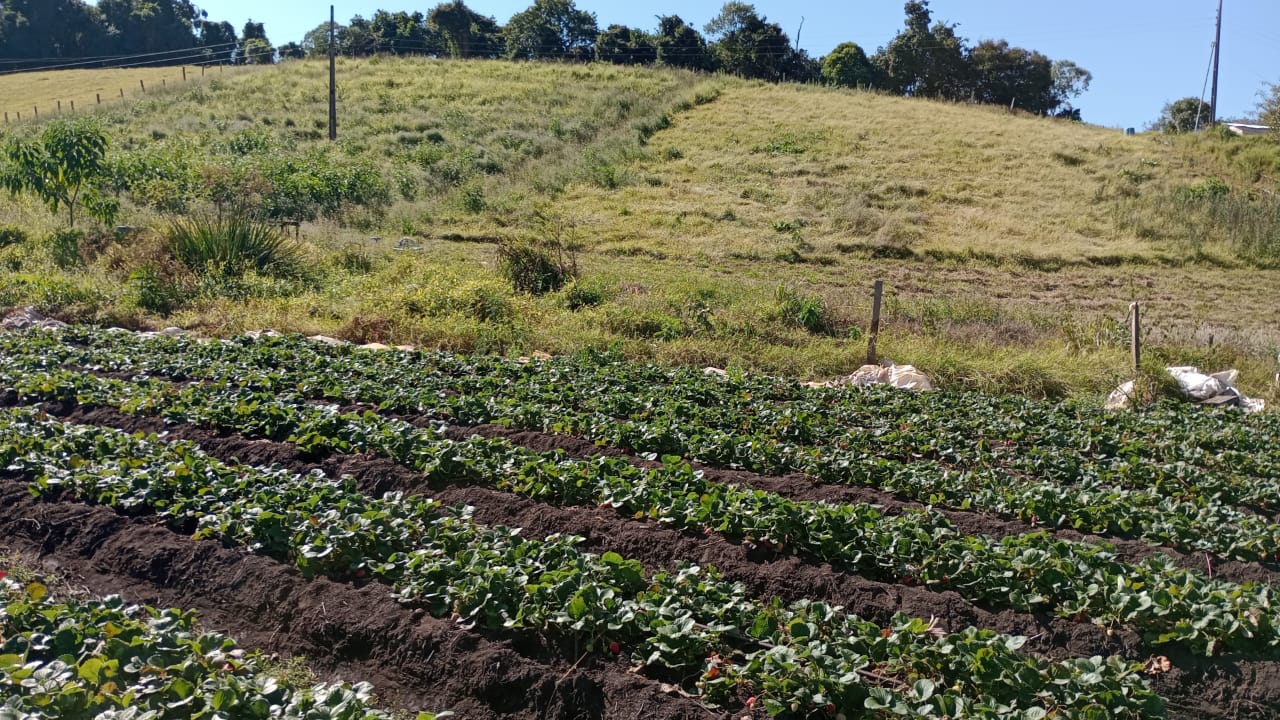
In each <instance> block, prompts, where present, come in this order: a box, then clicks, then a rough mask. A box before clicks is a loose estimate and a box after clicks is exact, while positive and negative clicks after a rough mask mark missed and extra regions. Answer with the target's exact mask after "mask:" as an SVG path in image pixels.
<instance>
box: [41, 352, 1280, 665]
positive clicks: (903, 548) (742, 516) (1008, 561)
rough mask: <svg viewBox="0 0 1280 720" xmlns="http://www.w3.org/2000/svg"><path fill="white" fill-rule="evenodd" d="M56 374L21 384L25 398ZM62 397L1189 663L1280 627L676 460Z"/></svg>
mask: <svg viewBox="0 0 1280 720" xmlns="http://www.w3.org/2000/svg"><path fill="white" fill-rule="evenodd" d="M54 377H56V376H54V375H48V374H40V373H35V374H32V375H30V376H29V377H27V378H26V380H27V381H29V382H31V383H32V384H33V385H35V386H39V385H41V384H42V383H54V382H55V381H54V380H52V379H51V378H54ZM62 381H63V382H64V383H66V385H65V387H68V388H72V387H74V386H76V385H78V386H79V387H81V388H82V389H83V388H85V387H90V386H92V387H93V388H94V389H95V391H94V392H93V393H86V392H81V393H80V394H79V395H78V399H79V400H80V401H82V402H83V401H92V402H98V403H108V402H109V403H111V404H115V405H116V406H117V407H120V408H122V409H124V410H126V411H129V412H141V413H146V414H159V415H162V416H164V417H166V418H168V419H170V420H173V421H178V422H193V423H197V424H204V425H210V426H213V427H216V428H219V429H222V430H228V431H234V432H239V433H243V434H246V435H249V436H257V437H267V438H270V439H274V440H288V441H291V442H294V443H296V444H298V445H299V446H300V447H301V448H303V449H304V450H309V451H324V452H329V451H336V452H367V451H371V452H376V453H380V454H383V455H385V456H387V457H390V458H392V459H394V460H396V461H398V462H400V463H403V464H405V465H407V466H409V467H412V468H415V469H417V470H419V471H421V472H423V473H426V474H427V475H428V477H436V478H440V479H442V480H444V481H446V482H456V481H458V480H460V479H464V480H467V481H471V482H484V483H491V484H496V485H497V486H498V487H501V488H506V489H511V490H514V491H516V492H520V493H523V494H526V495H530V496H533V497H536V498H539V499H545V500H549V501H554V502H560V503H577V504H597V503H608V504H610V505H614V506H617V507H619V508H620V509H622V510H625V511H627V512H630V513H633V514H636V515H638V516H641V517H650V518H652V519H655V520H659V521H664V522H669V523H674V524H676V525H678V526H680V527H683V528H686V529H699V530H701V529H707V530H718V531H720V532H724V533H726V534H729V535H731V536H734V537H742V538H748V539H752V540H759V541H762V542H768V543H770V544H776V545H780V546H781V545H786V546H790V549H791V550H793V551H798V552H801V553H805V554H808V555H811V556H815V557H818V558H820V559H823V560H827V561H830V562H833V563H836V564H839V565H842V566H844V567H849V568H853V569H856V570H858V571H859V572H862V573H864V574H868V575H870V576H872V577H878V578H881V579H885V580H888V581H895V580H897V581H902V582H907V583H923V584H926V585H928V586H931V587H937V588H939V589H952V590H955V591H956V592H958V593H960V594H961V595H963V596H964V597H966V598H969V599H970V600H973V601H975V602H979V603H982V604H985V605H988V606H992V607H1015V608H1018V609H1033V608H1045V609H1052V610H1053V611H1054V612H1056V613H1057V614H1059V615H1061V616H1064V617H1074V618H1076V619H1079V620H1085V619H1092V620H1094V621H1096V622H1099V623H1102V624H1108V623H1121V624H1125V625H1129V626H1132V627H1135V628H1136V629H1138V630H1140V631H1142V632H1144V633H1145V634H1146V636H1147V637H1148V639H1149V641H1151V642H1153V643H1164V642H1180V643H1183V644H1185V645H1187V646H1189V647H1191V648H1193V649H1195V650H1197V651H1199V652H1203V653H1208V654H1213V653H1214V652H1216V651H1219V650H1225V649H1239V650H1246V651H1253V652H1262V651H1267V652H1270V651H1271V649H1272V648H1274V647H1275V646H1276V645H1277V644H1280V618H1277V616H1276V613H1275V612H1274V611H1273V610H1272V609H1271V608H1270V603H1271V599H1272V596H1273V591H1272V590H1271V589H1270V588H1269V587H1265V586H1264V587H1257V586H1252V585H1245V586H1240V585H1236V584H1233V583H1225V582H1222V581H1215V580H1211V579H1207V578H1205V577H1204V576H1203V575H1202V574H1200V573H1199V572H1197V571H1192V570H1186V569H1181V568H1178V567H1175V566H1174V565H1173V563H1172V561H1171V560H1169V559H1168V558H1167V557H1165V556H1163V555H1155V556H1153V557H1152V558H1149V559H1147V560H1146V561H1143V562H1141V563H1137V564H1129V563H1122V562H1119V561H1118V560H1117V559H1116V557H1115V555H1114V553H1113V552H1112V551H1111V550H1110V549H1109V548H1106V547H1104V546H1097V545H1091V544H1086V543H1076V542H1068V541H1064V540H1060V539H1055V538H1054V537H1052V536H1050V535H1047V534H1045V533H1030V534H1026V535H1018V536H1011V537H1006V538H1003V539H1000V540H995V539H992V538H988V537H973V536H966V535H963V534H961V533H958V532H957V531H956V530H955V529H954V528H953V527H952V526H951V525H950V523H949V522H948V521H947V520H946V519H945V518H944V517H942V516H940V515H938V514H936V513H932V512H925V513H919V512H909V513H905V514H902V515H896V516H886V515H883V514H882V513H880V512H879V511H878V510H876V509H875V508H874V507H872V506H868V505H832V504H828V503H814V502H800V501H790V500H787V499H785V498H782V497H781V496H778V495H776V494H773V493H766V492H760V491H752V490H747V489H741V488H736V487H732V486H726V485H723V484H718V483H712V482H708V481H707V480H706V479H705V478H704V477H702V475H701V473H695V472H693V471H692V470H691V468H690V467H689V466H688V464H686V463H683V462H680V461H678V459H675V458H672V459H671V460H670V461H669V462H668V463H667V464H665V465H663V466H662V467H660V468H656V469H652V470H644V469H641V468H637V467H635V466H633V465H631V464H630V463H628V462H626V461H624V460H620V459H616V458H604V457H599V458H595V459H594V460H591V461H575V460H570V459H568V458H566V457H564V456H563V455H562V454H557V453H550V454H549V453H538V452H534V451H530V450H524V449H522V448H518V447H514V446H512V445H511V444H510V443H508V442H505V441H502V440H484V439H479V438H473V439H471V440H469V441H465V442H452V441H449V440H446V439H444V438H443V437H442V435H441V433H440V432H439V431H438V430H436V429H433V428H418V427H414V426H412V425H409V424H407V423H404V422H402V421H398V420H394V419H388V418H384V417H380V416H377V415H375V414H372V413H365V414H361V415H356V414H341V413H338V412H336V411H335V410H334V409H333V408H323V407H317V406H314V405H310V404H307V403H304V402H301V401H297V400H294V401H287V400H286V399H282V398H278V397H275V396H270V395H267V394H265V393H251V392H248V391H243V390H232V389H217V388H209V387H205V386H192V387H188V388H185V389H182V390H175V389H173V388H172V387H171V386H167V385H166V384H164V383H156V382H154V381H143V382H138V383H136V384H130V383H122V382H120V381H112V380H103V379H99V378H94V377H92V376H84V375H78V376H63V377H62Z"/></svg>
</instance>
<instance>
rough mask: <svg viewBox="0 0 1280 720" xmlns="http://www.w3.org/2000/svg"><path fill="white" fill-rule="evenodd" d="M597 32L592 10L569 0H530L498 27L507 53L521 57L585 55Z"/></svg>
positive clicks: (588, 55)
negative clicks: (528, 5) (582, 7)
mask: <svg viewBox="0 0 1280 720" xmlns="http://www.w3.org/2000/svg"><path fill="white" fill-rule="evenodd" d="M598 34H599V28H598V27H597V26H596V16H595V14H594V13H590V12H586V11H585V10H579V9H578V8H577V7H576V6H575V5H574V4H573V0H534V3H533V5H531V6H530V7H528V8H527V9H525V10H522V11H520V12H518V13H516V14H515V15H513V16H511V19H510V20H509V21H507V25H506V27H505V28H503V30H502V36H503V39H504V40H505V42H506V55H507V57H508V58H512V59H523V60H535V59H543V58H545V59H552V60H559V59H569V58H572V59H578V60H586V59H589V58H590V54H591V49H592V46H593V45H594V44H595V40H596V36H597V35H598Z"/></svg>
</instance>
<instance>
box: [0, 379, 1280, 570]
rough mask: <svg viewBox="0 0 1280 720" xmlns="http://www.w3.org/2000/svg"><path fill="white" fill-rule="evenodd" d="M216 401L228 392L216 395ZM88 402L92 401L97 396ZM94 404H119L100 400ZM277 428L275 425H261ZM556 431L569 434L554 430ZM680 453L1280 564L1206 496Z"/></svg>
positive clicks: (758, 452) (914, 466)
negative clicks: (790, 471)
mask: <svg viewBox="0 0 1280 720" xmlns="http://www.w3.org/2000/svg"><path fill="white" fill-rule="evenodd" d="M5 362H6V366H9V369H8V370H4V369H0V381H4V378H5V377H9V378H11V382H12V383H13V384H16V385H19V386H20V389H23V390H24V392H25V393H26V394H27V395H29V396H31V397H34V398H42V397H50V395H51V394H53V395H56V392H57V391H56V390H53V389H51V388H52V387H56V386H57V385H58V384H59V383H64V384H65V381H66V379H67V378H68V377H70V376H71V375H69V374H68V373H67V372H65V371H64V372H63V373H61V377H62V378H63V380H57V379H56V378H57V377H59V374H58V373H54V374H53V375H51V376H50V377H51V378H54V379H50V380H41V378H42V377H44V376H43V375H42V374H40V373H38V372H34V371H33V370H31V369H25V370H21V371H19V370H15V369H13V368H12V367H11V364H13V363H14V361H13V360H12V359H9V360H6V361H5ZM74 378H75V380H76V381H77V382H80V383H82V384H83V383H88V384H90V385H92V384H94V383H97V384H98V385H101V386H103V387H114V386H123V385H122V383H120V382H119V381H109V380H99V379H95V378H92V377H86V376H81V375H79V374H74ZM269 383H270V378H267V379H266V380H265V381H264V382H262V383H258V382H254V380H253V377H252V376H251V377H250V378H248V379H244V378H242V379H241V380H240V381H239V382H237V383H236V385H238V386H249V387H260V386H262V385H264V384H269ZM46 385H49V386H50V387H45V386H46ZM155 387H157V388H159V387H162V386H159V385H157V386H155ZM157 392H158V390H157ZM204 392H207V391H206V390H202V389H200V388H190V389H188V390H185V391H183V394H185V395H186V396H193V395H195V394H199V393H204ZM212 392H221V390H217V389H216V388H215V389H214V390H213V391H212ZM87 397H89V398H90V399H94V395H93V394H92V392H90V393H89V394H88V395H87ZM97 401H105V402H108V403H113V404H117V403H118V401H116V400H109V399H102V398H99V399H97ZM166 402H168V401H166ZM197 404H198V402H197ZM166 412H172V410H171V409H169V410H166ZM595 417H599V416H595ZM270 419H271V418H270V417H269V416H268V417H264V418H260V419H259V420H270ZM619 427H621V426H620V425H619V424H617V423H615V422H612V420H611V419H606V420H605V422H604V423H602V424H601V425H599V426H589V427H584V426H575V427H573V428H572V430H574V431H576V432H579V433H581V434H584V435H586V436H587V437H594V438H606V439H612V440H613V441H614V442H620V443H624V444H629V445H633V446H636V447H637V448H638V449H641V450H648V449H649V448H650V445H649V444H648V441H649V438H648V437H644V436H638V435H623V436H619V435H617V432H618V430H619ZM238 429H243V428H238ZM556 429H560V430H565V429H566V428H565V427H563V426H557V428H556ZM259 431H260V432H265V433H267V434H268V436H273V432H272V431H271V430H270V429H269V428H260V429H259ZM663 446H664V444H662V443H658V444H657V445H656V446H655V447H657V448H659V449H660V448H661V447H663ZM682 446H683V447H684V449H685V450H692V451H693V452H692V453H691V454H693V455H694V456H695V457H699V458H701V459H703V460H707V461H710V462H716V463H722V464H738V465H745V466H748V467H759V466H770V467H772V466H783V467H787V468H790V469H795V470H800V471H804V472H807V473H809V474H810V475H812V476H814V477H817V478H821V479H824V480H827V481H832V482H842V483H855V484H861V485H866V486H871V487H876V488H880V489H883V490H888V491H893V492H899V493H902V494H905V495H908V496H910V497H914V498H917V499H919V500H921V501H924V502H927V503H930V504H935V505H944V506H949V507H956V508H961V509H976V510H982V511H987V512H998V513H1003V514H1006V515H1010V516H1014V517H1018V518H1020V519H1023V520H1033V521H1035V520H1038V521H1039V522H1041V523H1043V524H1045V525H1049V526H1069V527H1073V528H1075V529H1079V530H1084V531H1090V532H1107V533H1112V534H1120V535H1131V536H1137V537H1141V538H1143V539H1145V540H1147V541H1148V542H1151V543H1154V544H1165V545H1170V546H1173V547H1176V548H1179V549H1183V550H1189V551H1202V552H1212V553H1215V554H1220V555H1226V556H1230V557H1234V558H1236V559H1240V560H1258V559H1267V558H1271V557H1276V556H1278V555H1280V525H1277V524H1276V523H1274V522H1272V521H1270V520H1269V519H1267V518H1265V517H1263V516H1259V515H1254V514H1252V513H1246V512H1242V511H1240V510H1238V509H1235V508H1234V507H1231V506H1230V505H1229V504H1223V503H1220V502H1218V501H1217V500H1216V497H1215V496H1210V495H1205V494H1200V493H1189V494H1187V495H1185V496H1183V497H1169V496H1166V495H1164V494H1162V493H1160V492H1156V491H1149V490H1148V491H1141V490H1127V489H1120V488H1115V487H1112V486H1110V485H1108V484H1106V483H1097V484H1095V483H1091V482H1089V483H1080V484H1078V485H1076V486H1074V487H1061V486H1060V485H1058V484H1057V483H1054V482H1051V481H1034V480H1021V481H1012V482H1011V479H1010V478H1009V477H1008V476H1007V475H1005V474H1003V473H1001V472H1000V471H996V470H990V469H981V470H970V471H962V470H952V469H949V468H946V467H944V466H941V465H939V464H937V463H927V462H915V463H903V462H899V461H892V460H885V459H879V458H868V457H865V455H864V454H862V453H861V452H859V451H857V450H851V449H843V448H835V449H833V448H822V447H817V448H815V447H806V446H799V445H782V444H777V443H772V442H768V441H765V440H762V439H761V438H756V437H743V436H740V435H736V434H733V433H723V434H721V433H716V432H714V431H709V430H703V431H697V434H694V435H691V436H688V437H687V438H686V439H685V441H684V442H683V443H682Z"/></svg>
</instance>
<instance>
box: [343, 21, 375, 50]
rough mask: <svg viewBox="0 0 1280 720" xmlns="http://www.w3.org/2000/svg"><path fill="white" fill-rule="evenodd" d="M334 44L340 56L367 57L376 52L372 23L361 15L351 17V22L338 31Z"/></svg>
mask: <svg viewBox="0 0 1280 720" xmlns="http://www.w3.org/2000/svg"><path fill="white" fill-rule="evenodd" d="M336 42H337V43H338V50H337V52H338V54H340V55H348V56H352V57H368V56H369V55H372V54H374V53H376V52H378V35H377V33H376V32H375V31H374V28H373V23H371V22H369V21H368V20H366V19H365V18H364V16H362V15H356V16H355V17H352V18H351V22H349V23H347V25H346V26H345V27H343V28H342V29H341V30H340V31H338V37H337V39H336Z"/></svg>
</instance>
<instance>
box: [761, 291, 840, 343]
mask: <svg viewBox="0 0 1280 720" xmlns="http://www.w3.org/2000/svg"><path fill="white" fill-rule="evenodd" d="M774 298H775V299H776V300H777V303H778V311H779V312H780V313H781V314H782V324H783V325H786V326H787V327H794V328H804V329H805V330H808V331H809V332H811V333H813V334H815V335H826V334H830V333H831V332H832V331H833V330H834V329H835V323H834V322H833V321H832V319H831V311H830V309H829V308H828V307H827V303H826V301H824V300H823V299H822V298H820V297H818V296H816V295H806V294H805V293H803V292H801V291H800V290H797V289H796V288H793V287H789V286H787V285H785V284H780V285H778V289H777V291H776V292H775V293H774Z"/></svg>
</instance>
